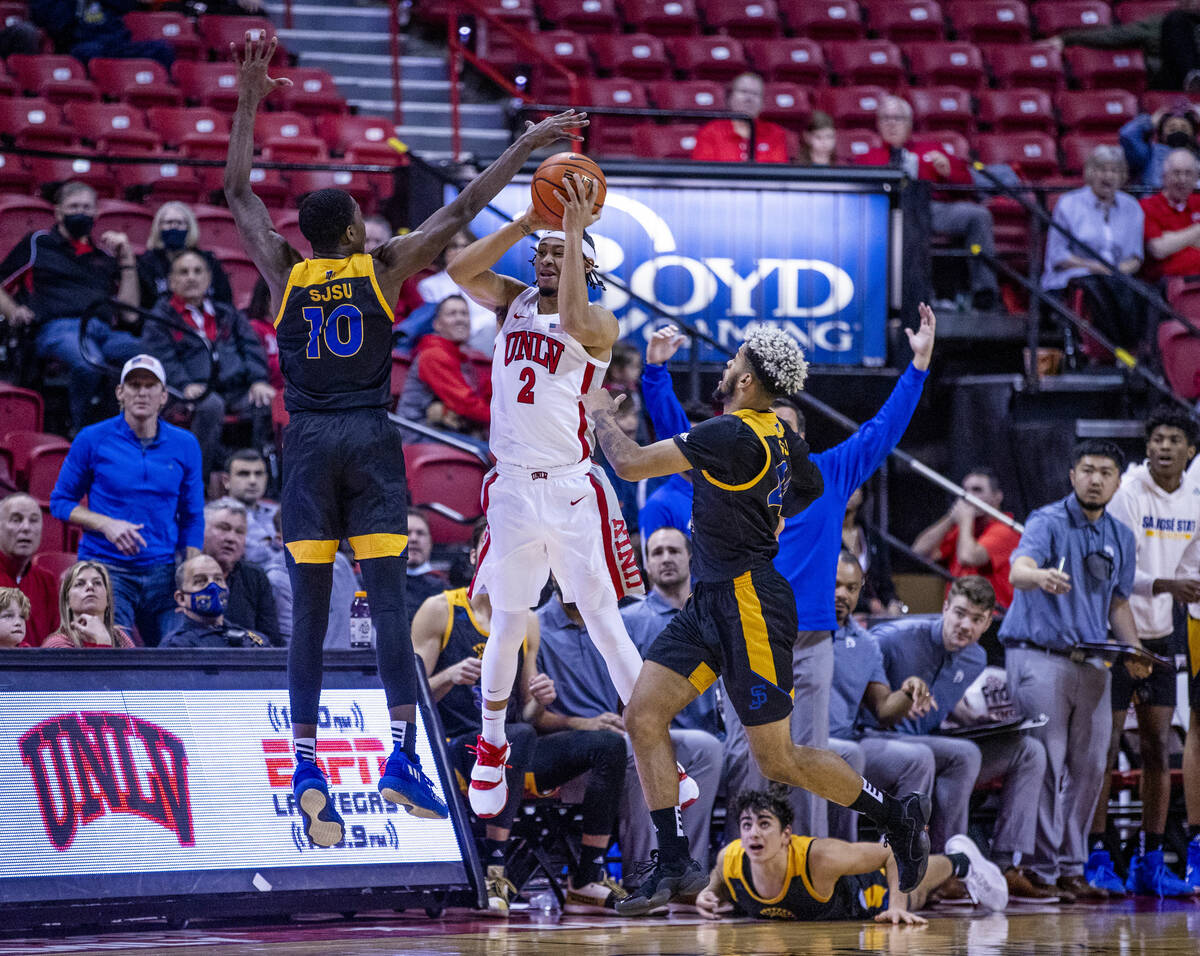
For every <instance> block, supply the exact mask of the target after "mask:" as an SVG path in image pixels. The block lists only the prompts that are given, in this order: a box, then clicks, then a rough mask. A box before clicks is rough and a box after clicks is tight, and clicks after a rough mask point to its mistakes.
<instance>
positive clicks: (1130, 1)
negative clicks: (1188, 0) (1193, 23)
mask: <svg viewBox="0 0 1200 956" xmlns="http://www.w3.org/2000/svg"><path fill="white" fill-rule="evenodd" d="M1178 7H1179V0H1127V2H1125V3H1118V4H1117V5H1116V6H1115V7H1114V8H1113V9H1114V12H1115V13H1116V15H1117V22H1118V23H1132V22H1133V21H1135V20H1145V19H1146V18H1147V17H1158V16H1162V15H1163V14H1164V13H1170V12H1171V11H1172V10H1175V9H1177V8H1178Z"/></svg>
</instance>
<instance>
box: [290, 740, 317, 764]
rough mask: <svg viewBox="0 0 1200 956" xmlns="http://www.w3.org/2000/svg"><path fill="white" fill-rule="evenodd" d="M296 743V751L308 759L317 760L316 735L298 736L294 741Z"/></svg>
mask: <svg viewBox="0 0 1200 956" xmlns="http://www.w3.org/2000/svg"><path fill="white" fill-rule="evenodd" d="M294 743H295V744H296V753H298V754H299V755H300V756H301V757H304V758H305V759H306V760H312V761H314V762H315V761H316V759H317V738H316V737H297V738H296V739H295V741H294Z"/></svg>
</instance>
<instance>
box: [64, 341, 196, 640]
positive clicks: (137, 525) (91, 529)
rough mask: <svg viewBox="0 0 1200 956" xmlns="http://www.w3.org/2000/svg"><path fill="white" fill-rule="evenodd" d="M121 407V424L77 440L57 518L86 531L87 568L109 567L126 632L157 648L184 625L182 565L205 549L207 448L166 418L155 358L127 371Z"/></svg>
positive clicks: (162, 378)
mask: <svg viewBox="0 0 1200 956" xmlns="http://www.w3.org/2000/svg"><path fill="white" fill-rule="evenodd" d="M117 401H118V402H120V404H121V413H120V414H119V415H117V416H115V417H113V418H109V419H107V420H105V421H102V422H97V423H96V424H95V425H89V426H88V427H87V428H84V429H83V430H81V431H80V432H79V434H78V435H77V436H76V437H75V441H74V442H73V443H72V444H71V450H70V451H69V452H68V453H67V458H66V461H64V462H63V466H62V470H61V471H59V473H58V481H57V482H56V483H55V485H54V490H53V491H51V492H50V513H51V514H52V515H54V517H56V518H58V519H59V520H60V521H73V522H74V523H75V524H77V525H81V526H82V527H83V529H84V532H83V539H82V540H81V541H80V543H79V560H81V561H85V560H92V561H99V562H101V563H102V564H104V565H105V566H106V567H107V568H108V573H109V577H110V579H111V580H112V593H113V600H114V612H115V616H116V622H117V624H119V625H120V626H121V627H124V628H126V629H131V628H133V627H134V626H136V627H137V629H138V633H139V634H140V635H141V638H142V643H143V644H145V645H146V646H147V647H155V646H157V645H158V643H159V641H160V640H162V638H163V636H164V635H165V634H166V633H168V632H169V631H170V630H172V628H173V622H174V620H175V559H176V556H177V555H179V554H180V553H183V555H184V557H185V558H190V557H193V556H195V555H197V554H199V553H200V549H201V548H203V546H204V483H203V479H202V478H201V469H200V443H199V442H198V441H196V436H195V435H193V434H192V433H191V432H189V431H186V430H185V429H182V428H177V427H175V426H174V425H168V424H167V423H166V422H164V421H162V420H160V419H159V417H158V416H159V413H160V412H161V411H162V409H163V406H164V405H165V404H166V403H167V383H166V374H165V373H164V372H163V367H162V363H161V362H160V361H159V360H158V359H156V358H155V357H154V356H152V355H135V356H134V357H133V358H131V359H130V360H129V361H128V362H126V363H125V367H124V368H123V369H122V370H121V384H120V385H118V386H117ZM84 497H86V498H87V500H88V503H87V505H86V506H84V505H82V504H80V502H81V501H82V500H83V499H84Z"/></svg>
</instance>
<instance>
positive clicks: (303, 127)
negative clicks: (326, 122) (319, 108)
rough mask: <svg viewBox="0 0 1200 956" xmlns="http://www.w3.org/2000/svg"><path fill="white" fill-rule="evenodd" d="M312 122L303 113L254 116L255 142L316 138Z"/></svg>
mask: <svg viewBox="0 0 1200 956" xmlns="http://www.w3.org/2000/svg"><path fill="white" fill-rule="evenodd" d="M314 135H316V134H315V133H314V132H313V124H312V121H311V120H310V119H309V118H308V117H307V116H304V115H303V114H301V113H293V112H292V111H291V110H284V111H281V112H278V113H256V114H255V116H254V142H255V143H256V144H259V145H261V144H263V143H265V142H266V141H267V140H269V139H272V138H274V137H279V138H281V139H296V138H297V137H300V136H314Z"/></svg>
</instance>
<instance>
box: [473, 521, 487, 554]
mask: <svg viewBox="0 0 1200 956" xmlns="http://www.w3.org/2000/svg"><path fill="white" fill-rule="evenodd" d="M485 531H487V518H486V517H481V518H480V519H479V520H478V521H476V522H475V527H473V528H472V529H471V547H472V548H478V547H479V542H480V541H482V540H483V533H484V532H485Z"/></svg>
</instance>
